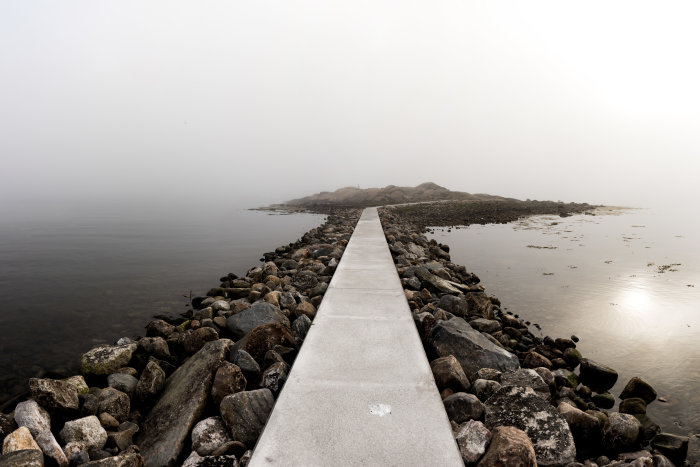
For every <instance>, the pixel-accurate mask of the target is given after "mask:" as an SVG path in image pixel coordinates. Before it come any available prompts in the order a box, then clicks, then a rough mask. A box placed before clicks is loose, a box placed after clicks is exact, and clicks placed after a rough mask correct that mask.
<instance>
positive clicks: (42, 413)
mask: <svg viewBox="0 0 700 467" xmlns="http://www.w3.org/2000/svg"><path fill="white" fill-rule="evenodd" d="M15 422H16V423H17V425H18V426H25V427H27V428H28V429H29V432H30V433H31V434H32V436H37V435H38V434H39V433H41V432H44V431H47V430H50V429H51V417H50V416H49V413H48V412H47V411H46V410H44V409H43V408H42V407H41V406H40V405H39V404H37V403H36V401H33V400H31V399H30V400H27V401H24V402H20V403H19V404H17V407H15Z"/></svg>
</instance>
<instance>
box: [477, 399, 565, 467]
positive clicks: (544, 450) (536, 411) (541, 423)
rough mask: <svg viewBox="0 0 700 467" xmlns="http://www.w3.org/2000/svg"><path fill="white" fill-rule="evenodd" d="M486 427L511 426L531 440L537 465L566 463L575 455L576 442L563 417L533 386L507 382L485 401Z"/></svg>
mask: <svg viewBox="0 0 700 467" xmlns="http://www.w3.org/2000/svg"><path fill="white" fill-rule="evenodd" d="M485 405H486V413H485V424H486V426H487V427H488V428H489V429H493V428H495V427H499V426H514V427H517V428H519V429H521V430H523V431H524V432H525V433H526V434H527V436H528V437H529V438H530V440H531V441H532V445H533V447H534V449H535V453H536V455H537V464H538V465H543V466H544V465H565V464H568V463H569V462H572V461H573V460H574V458H575V457H576V446H575V445H574V438H573V436H572V435H571V430H570V429H569V425H568V424H567V423H566V421H565V420H564V419H563V418H562V417H561V415H559V413H558V412H557V411H556V409H555V408H554V407H552V406H551V405H550V404H549V402H547V400H546V399H545V398H543V397H541V396H540V395H538V394H537V393H536V392H535V391H534V390H533V389H532V388H529V387H520V386H507V387H502V388H501V389H499V390H498V391H497V392H496V393H495V394H494V395H492V396H491V397H490V398H489V399H488V400H487V401H486V404H485Z"/></svg>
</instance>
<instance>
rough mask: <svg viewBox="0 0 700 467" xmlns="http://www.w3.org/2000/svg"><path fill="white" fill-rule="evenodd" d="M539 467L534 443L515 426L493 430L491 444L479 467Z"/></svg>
mask: <svg viewBox="0 0 700 467" xmlns="http://www.w3.org/2000/svg"><path fill="white" fill-rule="evenodd" d="M508 465H517V466H519V467H537V460H536V455H535V451H534V449H533V446H532V442H530V439H529V438H528V436H527V434H525V433H524V432H523V431H522V430H519V429H518V428H516V427H514V426H499V427H496V428H494V429H493V430H491V444H490V445H489V448H488V450H487V451H486V454H484V457H482V458H481V461H479V463H478V464H477V466H478V467H491V466H508Z"/></svg>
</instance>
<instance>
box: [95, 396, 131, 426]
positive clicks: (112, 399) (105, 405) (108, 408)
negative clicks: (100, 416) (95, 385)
mask: <svg viewBox="0 0 700 467" xmlns="http://www.w3.org/2000/svg"><path fill="white" fill-rule="evenodd" d="M97 399H98V406H97V411H98V412H99V413H102V412H107V413H108V414H110V415H111V416H112V417H114V418H116V419H117V420H119V421H120V422H123V421H125V420H126V419H127V417H128V416H129V412H130V411H131V401H130V399H129V396H128V395H126V394H125V393H123V392H121V391H120V390H118V389H114V388H104V389H103V390H102V391H100V395H99V396H97Z"/></svg>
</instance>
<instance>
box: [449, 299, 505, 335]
mask: <svg viewBox="0 0 700 467" xmlns="http://www.w3.org/2000/svg"><path fill="white" fill-rule="evenodd" d="M437 306H438V308H442V309H443V310H445V311H447V312H449V313H452V314H453V315H455V316H459V317H460V318H464V317H466V316H467V309H468V306H467V300H466V299H465V298H464V296H461V297H455V296H454V295H443V296H442V297H440V300H439V301H438V303H437ZM499 327H500V326H499Z"/></svg>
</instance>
